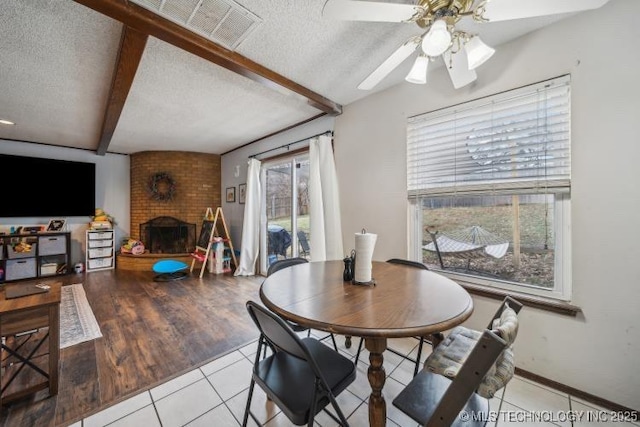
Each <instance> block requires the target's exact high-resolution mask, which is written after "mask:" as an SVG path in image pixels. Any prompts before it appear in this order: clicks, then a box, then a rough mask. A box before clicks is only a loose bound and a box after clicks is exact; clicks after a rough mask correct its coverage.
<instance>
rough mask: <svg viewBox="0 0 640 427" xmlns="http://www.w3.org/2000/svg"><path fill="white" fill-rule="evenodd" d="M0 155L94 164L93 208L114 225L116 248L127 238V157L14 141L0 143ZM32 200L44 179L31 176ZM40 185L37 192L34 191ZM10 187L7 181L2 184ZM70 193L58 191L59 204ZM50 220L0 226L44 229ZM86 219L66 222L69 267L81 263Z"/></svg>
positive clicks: (5, 220) (0, 220) (2, 221)
mask: <svg viewBox="0 0 640 427" xmlns="http://www.w3.org/2000/svg"><path fill="white" fill-rule="evenodd" d="M0 153H2V154H12V155H18V156H30V157H46V158H50V159H58V160H71V161H77V162H88V163H95V164H96V207H101V208H103V209H104V210H105V212H107V213H109V214H110V215H112V216H113V217H114V218H115V219H116V222H117V223H118V225H117V227H116V229H115V231H116V247H119V246H120V242H121V240H122V239H123V238H124V237H126V236H128V235H129V232H130V222H129V213H130V211H129V204H130V203H129V189H130V188H131V186H130V181H129V179H130V178H129V156H126V155H120V154H107V155H104V156H98V155H96V154H95V152H93V151H87V150H77V149H73V148H62V147H55V146H51V145H44V144H31V143H24V142H16V141H5V140H0ZM31 178H32V179H34V178H35V179H34V181H35V183H34V185H35V188H34V197H36V196H37V191H40V190H41V188H44V182H45V181H46V179H47V178H46V177H44V176H38V175H37V173H35V174H34V175H33V176H32V177H31ZM38 183H42V186H41V188H38V186H39V184H38ZM6 185H10V181H7V182H6ZM73 194H74V189H73V188H65V189H61V197H60V203H64V198H65V197H70V198H71V197H73ZM49 219H51V218H0V225H21V224H31V225H38V224H43V225H46V224H47V223H48V222H49ZM90 220H91V218H90V217H69V218H67V230H68V231H70V232H71V264H72V265H73V264H75V263H77V262H83V263H84V261H85V255H84V254H85V252H84V251H85V230H86V229H87V228H88V225H89V221H90Z"/></svg>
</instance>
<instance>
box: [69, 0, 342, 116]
mask: <svg viewBox="0 0 640 427" xmlns="http://www.w3.org/2000/svg"><path fill="white" fill-rule="evenodd" d="M74 1H75V2H76V3H80V4H82V5H84V6H87V7H89V8H91V9H93V10H95V11H96V12H100V13H102V14H103V15H106V16H108V17H110V18H112V19H115V20H116V21H120V22H122V23H123V24H125V25H126V26H128V27H132V28H135V29H136V30H138V31H140V32H142V33H145V34H148V35H150V36H153V37H155V38H157V39H160V40H162V41H164V42H166V43H169V44H171V45H173V46H176V47H179V48H181V49H183V50H186V51H187V52H190V53H192V54H194V55H197V56H199V57H201V58H203V59H206V60H207V61H210V62H213V63H214V64H217V65H219V66H221V67H224V68H226V69H228V70H230V71H233V72H235V73H238V74H240V75H242V76H245V77H247V78H249V79H251V80H253V81H255V82H257V83H260V84H262V85H264V86H266V87H269V88H271V89H275V90H278V91H283V89H284V91H285V92H287V93H293V94H296V95H297V96H300V97H302V98H303V99H305V100H306V101H307V103H308V104H309V105H311V106H313V107H315V108H317V109H319V110H320V111H323V112H325V113H327V114H331V115H338V114H341V113H342V106H341V105H340V104H337V103H335V102H333V101H331V100H330V99H327V98H325V97H323V96H322V95H320V94H318V93H315V92H313V91H312V90H310V89H307V88H306V87H304V86H302V85H299V84H298V83H296V82H294V81H292V80H289V79H287V78H286V77H284V76H282V75H280V74H278V73H276V72H274V71H272V70H269V69H268V68H266V67H263V66H262V65H260V64H258V63H256V62H254V61H252V60H250V59H249V58H246V57H244V56H242V55H240V54H238V53H236V52H233V51H231V50H229V49H226V48H224V47H222V46H220V45H219V44H217V43H214V42H212V41H210V40H207V39H206V38H204V37H202V36H200V35H198V34H196V33H194V32H192V31H190V30H188V29H186V28H184V27H181V26H180V25H178V24H176V23H174V22H172V21H169V20H168V19H166V18H163V17H162V16H160V15H158V14H156V13H153V12H151V11H149V10H147V9H145V8H143V7H141V6H138V5H137V4H134V3H131V2H130V1H128V0H74Z"/></svg>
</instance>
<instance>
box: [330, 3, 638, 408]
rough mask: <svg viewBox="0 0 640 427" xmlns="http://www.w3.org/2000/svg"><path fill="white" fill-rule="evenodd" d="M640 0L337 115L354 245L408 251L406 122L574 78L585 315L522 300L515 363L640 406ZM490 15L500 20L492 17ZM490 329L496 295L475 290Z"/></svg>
mask: <svg viewBox="0 0 640 427" xmlns="http://www.w3.org/2000/svg"><path fill="white" fill-rule="evenodd" d="M638 16H640V2H639V1H637V0H612V1H611V2H610V3H608V4H607V5H606V6H605V7H603V8H601V9H599V10H597V11H591V12H586V13H583V14H580V15H577V16H574V17H571V18H568V19H566V20H563V21H560V22H559V23H556V24H554V25H552V26H550V27H548V28H546V29H543V30H541V31H538V32H534V33H531V34H529V35H526V36H524V37H522V38H520V39H519V40H516V41H514V42H512V43H510V44H507V45H503V46H500V47H499V48H498V50H497V53H496V54H495V55H494V57H493V58H491V59H490V60H489V61H488V62H487V63H486V64H485V65H483V66H482V67H480V68H479V69H478V70H477V71H478V76H479V78H478V81H477V82H476V83H475V84H473V85H472V86H471V87H467V88H463V89H460V90H458V91H455V90H453V88H452V86H451V83H450V81H449V78H448V75H447V74H446V70H445V69H444V68H442V67H440V68H439V69H435V70H431V72H430V74H429V82H428V84H427V85H424V86H421V85H410V84H408V83H405V84H401V85H399V86H396V87H393V88H390V89H388V90H386V91H384V92H381V93H378V94H374V95H371V96H369V97H367V98H365V99H363V100H360V101H358V102H356V103H354V104H351V105H348V106H346V107H345V108H344V113H343V114H342V115H341V116H339V117H337V118H336V122H335V130H334V131H335V134H334V138H335V149H336V164H337V168H338V174H339V180H340V186H341V195H342V197H341V206H342V225H343V235H344V247H345V250H346V249H348V248H351V247H353V245H354V242H353V233H354V232H356V231H358V230H360V229H361V228H362V227H366V228H367V230H368V231H370V232H374V233H377V234H378V236H379V237H378V243H377V244H376V250H375V255H374V257H375V259H378V260H385V259H387V258H391V257H395V256H404V255H406V253H407V219H406V218H407V214H406V212H407V201H406V183H405V179H406V174H405V173H406V166H405V157H406V155H405V126H406V119H407V117H409V116H413V115H416V114H420V113H424V112H428V111H432V110H435V109H438V108H442V107H445V106H449V105H454V104H457V103H460V102H464V101H468V100H471V99H476V98H479V97H482V96H486V95H490V94H493V93H497V92H500V91H504V90H508V89H512V88H515V87H519V86H523V85H527V84H530V83H534V82H538V81H541V80H545V79H548V78H552V77H556V76H559V75H562V74H567V73H570V74H571V79H572V84H571V85H572V141H573V142H572V150H573V154H572V162H573V163H572V196H571V197H572V245H573V298H572V303H574V304H576V305H578V306H580V307H582V310H583V314H581V315H579V316H578V317H577V318H571V317H567V316H562V315H557V314H551V313H548V312H545V311H541V310H538V309H533V308H525V309H524V310H523V312H522V314H521V322H522V323H521V329H520V334H519V336H518V340H517V342H516V357H517V359H516V361H517V366H518V367H520V368H522V369H525V370H527V371H531V372H534V373H536V374H539V375H542V376H543V377H546V378H549V379H552V380H554V381H558V382H560V383H563V384H566V385H569V386H571V387H575V388H577V389H580V390H583V391H586V392H588V393H591V394H594V395H596V396H599V397H602V398H604V399H608V400H611V401H613V402H616V403H618V404H621V405H624V406H627V407H631V408H635V409H640V375H638V373H637V368H638V366H639V365H638V361H637V357H638V354H640V314H639V313H638V302H639V301H640V269H638V267H637V265H636V264H635V263H636V262H637V260H638V259H640V245H638V242H639V241H640V227H639V226H638V223H637V217H638V212H639V211H640V191H639V190H638V183H640V167H639V165H638V162H640V141H639V140H638V135H640V85H639V84H638V76H639V75H640V53H639V52H640V49H639V48H638V42H640V26H639V25H638V24H637V22H636V20H637V17H638ZM487 25H491V24H487ZM474 301H475V303H476V309H475V312H474V315H473V316H472V318H471V319H470V321H469V322H468V324H469V325H471V326H473V327H476V328H482V327H484V325H485V324H486V322H487V319H489V318H490V316H491V315H492V314H493V312H494V311H495V309H496V307H497V301H493V300H487V299H484V298H474Z"/></svg>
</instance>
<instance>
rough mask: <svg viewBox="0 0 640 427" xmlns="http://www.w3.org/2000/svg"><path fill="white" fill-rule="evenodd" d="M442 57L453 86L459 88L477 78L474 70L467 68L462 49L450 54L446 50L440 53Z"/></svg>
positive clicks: (465, 56)
mask: <svg viewBox="0 0 640 427" xmlns="http://www.w3.org/2000/svg"><path fill="white" fill-rule="evenodd" d="M442 59H444V66H445V67H446V68H447V71H448V72H449V77H450V78H451V83H453V87H454V88H456V89H460V88H461V87H463V86H466V85H468V84H469V83H471V82H472V81H474V80H475V79H477V78H478V75H477V74H476V72H475V70H470V69H469V65H468V64H467V55H466V53H465V52H464V51H462V50H461V51H459V52H458V53H456V54H453V55H452V54H451V50H448V51H446V52H445V53H443V54H442Z"/></svg>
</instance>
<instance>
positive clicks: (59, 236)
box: [0, 232, 71, 283]
mask: <svg viewBox="0 0 640 427" xmlns="http://www.w3.org/2000/svg"><path fill="white" fill-rule="evenodd" d="M70 241H71V240H70V233H69V232H42V233H29V234H8V235H2V236H0V272H1V273H3V274H0V283H4V282H11V281H14V280H26V279H36V278H39V277H49V276H54V275H58V274H66V273H69V272H70V271H71V270H70V268H69V262H70V261H69V254H70ZM19 242H26V243H28V244H29V245H30V247H31V250H29V251H16V250H15V249H14V245H15V244H17V243H19Z"/></svg>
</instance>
